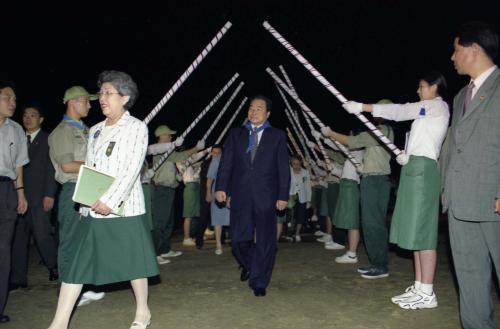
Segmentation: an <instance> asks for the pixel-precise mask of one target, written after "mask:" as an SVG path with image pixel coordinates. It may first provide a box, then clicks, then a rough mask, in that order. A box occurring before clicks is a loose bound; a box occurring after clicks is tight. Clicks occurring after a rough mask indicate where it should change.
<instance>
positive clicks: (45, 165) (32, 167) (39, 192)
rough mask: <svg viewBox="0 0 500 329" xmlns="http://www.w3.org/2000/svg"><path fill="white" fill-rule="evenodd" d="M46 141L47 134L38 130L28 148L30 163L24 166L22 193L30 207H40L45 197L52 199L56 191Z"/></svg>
mask: <svg viewBox="0 0 500 329" xmlns="http://www.w3.org/2000/svg"><path fill="white" fill-rule="evenodd" d="M47 139H48V134H47V133H46V132H45V131H43V130H40V132H39V133H38V134H37V135H36V137H35V139H34V140H33V141H31V145H30V146H29V148H28V156H29V158H30V162H29V163H28V164H27V165H26V166H24V192H25V194H26V199H27V200H28V205H31V206H37V205H40V204H41V203H42V200H43V198H44V197H46V196H47V197H51V198H54V197H55V194H56V190H57V184H56V181H55V177H54V176H55V172H54V167H53V165H52V162H51V161H50V158H49V144H48V142H47Z"/></svg>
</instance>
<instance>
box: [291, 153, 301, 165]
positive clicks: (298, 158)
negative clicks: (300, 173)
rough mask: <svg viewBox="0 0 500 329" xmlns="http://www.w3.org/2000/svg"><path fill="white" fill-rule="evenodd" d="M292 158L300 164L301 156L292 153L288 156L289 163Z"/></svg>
mask: <svg viewBox="0 0 500 329" xmlns="http://www.w3.org/2000/svg"><path fill="white" fill-rule="evenodd" d="M293 160H298V161H299V162H300V164H302V157H301V156H300V155H297V154H294V155H292V156H290V163H292V162H293Z"/></svg>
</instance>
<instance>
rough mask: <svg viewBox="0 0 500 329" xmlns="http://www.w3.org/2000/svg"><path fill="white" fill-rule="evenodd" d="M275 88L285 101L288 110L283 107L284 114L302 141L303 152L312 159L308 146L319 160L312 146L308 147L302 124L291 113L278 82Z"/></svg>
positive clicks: (317, 159)
mask: <svg viewBox="0 0 500 329" xmlns="http://www.w3.org/2000/svg"><path fill="white" fill-rule="evenodd" d="M276 88H277V89H278V92H279V94H280V96H281V98H282V99H283V101H284V102H285V105H286V106H287V107H288V111H287V109H286V108H285V114H286V116H287V117H288V120H289V121H290V122H291V124H292V126H293V128H294V130H295V133H296V134H297V136H299V141H300V142H301V143H302V147H303V148H304V150H305V152H306V153H307V156H308V157H309V161H312V158H311V155H310V154H309V152H308V150H307V148H308V147H309V148H310V149H311V152H312V154H313V155H314V158H315V159H316V161H318V162H319V160H320V159H319V157H318V155H317V154H316V150H315V149H314V147H310V146H309V145H308V142H309V139H308V138H307V135H306V133H305V132H304V129H302V126H301V125H300V121H299V120H298V117H296V116H294V115H293V110H292V109H291V108H292V107H291V106H290V103H288V99H287V98H286V97H285V95H284V94H283V92H282V91H281V89H280V87H279V86H278V84H276ZM299 128H300V129H299ZM304 140H305V142H304ZM306 145H307V146H306Z"/></svg>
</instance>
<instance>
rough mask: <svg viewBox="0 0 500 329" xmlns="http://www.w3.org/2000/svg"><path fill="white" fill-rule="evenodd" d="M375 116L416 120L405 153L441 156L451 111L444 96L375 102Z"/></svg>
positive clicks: (433, 156)
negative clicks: (411, 101)
mask: <svg viewBox="0 0 500 329" xmlns="http://www.w3.org/2000/svg"><path fill="white" fill-rule="evenodd" d="M372 114H373V116H374V117H382V118H385V119H388V120H394V121H407V120H413V123H412V124H411V131H410V136H409V139H408V143H407V145H408V147H407V149H406V154H408V155H416V156H425V157H427V158H430V159H433V160H436V161H437V159H438V158H439V152H440V150H441V145H442V144H443V140H444V138H445V136H446V130H447V129H448V121H449V119H450V112H449V110H448V104H446V102H445V101H443V99H442V98H441V97H436V98H434V99H432V100H424V101H420V102H417V103H406V104H374V105H373V113H372Z"/></svg>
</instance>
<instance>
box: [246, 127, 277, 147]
mask: <svg viewBox="0 0 500 329" xmlns="http://www.w3.org/2000/svg"><path fill="white" fill-rule="evenodd" d="M269 127H271V125H270V124H269V121H266V122H264V124H263V125H262V126H260V127H259V128H257V129H256V130H255V132H254V130H253V127H252V124H251V123H250V122H249V121H248V122H247V123H246V124H245V128H247V129H248V130H250V136H249V140H248V147H247V150H246V153H249V152H250V151H252V147H253V143H254V136H253V134H254V133H255V134H258V133H259V132H261V131H262V130H264V129H266V128H269Z"/></svg>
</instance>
